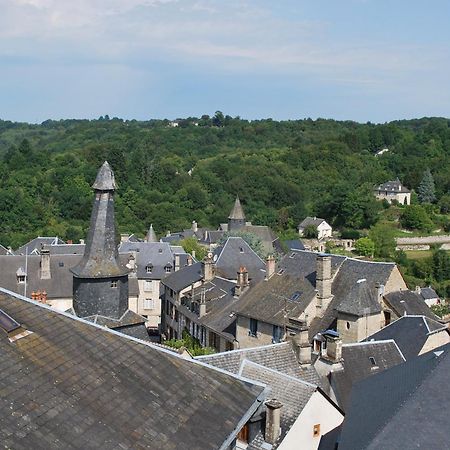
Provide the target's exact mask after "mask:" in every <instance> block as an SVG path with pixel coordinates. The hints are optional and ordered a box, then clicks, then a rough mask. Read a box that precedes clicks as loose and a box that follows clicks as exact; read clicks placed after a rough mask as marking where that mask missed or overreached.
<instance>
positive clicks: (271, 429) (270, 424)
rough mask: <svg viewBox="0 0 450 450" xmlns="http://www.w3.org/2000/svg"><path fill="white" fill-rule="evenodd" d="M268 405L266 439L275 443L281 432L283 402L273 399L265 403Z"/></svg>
mask: <svg viewBox="0 0 450 450" xmlns="http://www.w3.org/2000/svg"><path fill="white" fill-rule="evenodd" d="M265 405H266V432H265V436H264V440H265V441H266V442H267V443H269V444H272V445H273V444H275V442H276V441H277V439H278V438H279V437H280V434H281V428H280V424H281V408H282V407H283V404H282V403H281V402H280V401H278V400H276V399H271V400H269V401H267V402H266V403H265Z"/></svg>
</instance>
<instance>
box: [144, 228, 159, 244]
mask: <svg viewBox="0 0 450 450" xmlns="http://www.w3.org/2000/svg"><path fill="white" fill-rule="evenodd" d="M145 240H146V242H158V238H157V237H156V233H155V230H154V229H153V224H150V228H149V229H148V232H147V236H146V237H145Z"/></svg>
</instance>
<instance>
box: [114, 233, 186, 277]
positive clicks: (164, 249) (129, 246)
mask: <svg viewBox="0 0 450 450" xmlns="http://www.w3.org/2000/svg"><path fill="white" fill-rule="evenodd" d="M131 252H135V255H136V261H135V264H136V266H137V269H136V274H137V277H138V278H139V279H148V280H162V279H163V278H165V277H167V276H168V275H170V274H168V273H166V270H165V267H166V266H170V267H171V268H172V272H173V271H174V269H175V260H174V258H175V256H174V254H175V253H177V254H179V255H180V267H184V266H185V265H186V264H187V254H186V253H185V252H184V251H183V250H182V248H181V247H179V248H178V247H174V248H172V247H171V246H170V244H168V243H167V242H123V243H122V244H121V245H120V247H119V253H131ZM147 266H151V267H152V270H151V273H148V272H147Z"/></svg>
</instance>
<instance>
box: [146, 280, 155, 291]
mask: <svg viewBox="0 0 450 450" xmlns="http://www.w3.org/2000/svg"><path fill="white" fill-rule="evenodd" d="M144 291H145V292H153V280H144Z"/></svg>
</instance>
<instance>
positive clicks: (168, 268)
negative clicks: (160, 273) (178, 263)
mask: <svg viewBox="0 0 450 450" xmlns="http://www.w3.org/2000/svg"><path fill="white" fill-rule="evenodd" d="M164 270H165V271H166V273H170V272H172V266H170V265H167V266H165V267H164Z"/></svg>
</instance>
